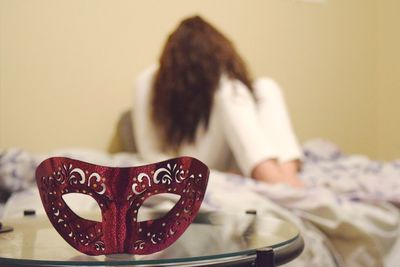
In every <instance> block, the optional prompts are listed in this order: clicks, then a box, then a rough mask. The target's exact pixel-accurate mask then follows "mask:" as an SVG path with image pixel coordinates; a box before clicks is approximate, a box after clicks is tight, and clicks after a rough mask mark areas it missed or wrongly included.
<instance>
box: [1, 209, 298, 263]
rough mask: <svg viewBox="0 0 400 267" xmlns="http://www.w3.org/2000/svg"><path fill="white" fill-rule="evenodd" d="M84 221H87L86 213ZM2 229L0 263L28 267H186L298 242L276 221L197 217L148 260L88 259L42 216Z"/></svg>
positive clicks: (133, 257)
mask: <svg viewBox="0 0 400 267" xmlns="http://www.w3.org/2000/svg"><path fill="white" fill-rule="evenodd" d="M148 212H149V214H150V213H156V212H155V211H148ZM85 218H91V214H90V213H89V214H87V216H85ZM3 225H8V226H12V227H13V228H14V231H12V232H7V233H2V234H0V263H3V264H28V265H29V266H43V265H51V266H123V265H142V266H154V265H157V266H187V265H185V263H189V262H191V263H193V262H202V261H214V262H218V261H226V260H228V259H234V258H240V257H248V256H249V255H253V256H254V255H255V253H256V249H259V248H265V247H271V248H273V249H276V248H280V247H284V246H287V245H288V244H290V243H293V242H295V241H296V240H297V239H299V238H301V237H300V236H299V232H298V229H297V228H296V227H295V226H293V225H292V224H290V223H288V222H285V221H282V220H278V219H275V218H270V217H265V216H260V215H254V214H230V213H218V212H200V213H199V214H198V216H197V217H196V219H195V221H194V222H193V223H192V224H191V225H190V226H189V228H188V229H187V230H186V232H185V233H184V234H183V235H182V236H181V237H180V238H179V239H178V240H177V241H176V242H175V243H174V244H172V245H171V246H170V247H168V248H167V249H165V250H163V251H160V252H157V253H154V254H150V255H128V254H120V255H106V256H87V255H85V254H82V253H81V252H79V251H77V250H75V249H74V248H72V247H71V246H70V245H69V244H68V243H67V242H66V241H64V239H63V238H62V237H61V236H60V235H59V234H58V233H57V231H56V230H55V229H54V228H53V226H52V225H51V224H50V222H49V220H48V218H47V217H46V216H43V215H40V216H27V217H23V218H20V219H9V220H5V221H4V222H3ZM171 264H173V265H171ZM0 265H1V264H0Z"/></svg>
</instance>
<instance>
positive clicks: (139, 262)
mask: <svg viewBox="0 0 400 267" xmlns="http://www.w3.org/2000/svg"><path fill="white" fill-rule="evenodd" d="M299 238H301V235H300V233H298V234H297V235H295V236H294V237H293V238H291V239H288V240H285V241H283V242H280V243H278V244H274V245H271V246H268V247H270V248H272V249H277V248H280V247H282V246H285V245H288V244H290V243H292V242H294V241H296V240H297V239H299ZM261 248H262V247H260V248H254V249H247V250H242V251H238V252H231V253H222V254H215V255H207V256H196V257H186V258H171V259H156V260H120V261H52V260H29V259H23V260H21V259H12V258H4V257H0V262H1V263H4V264H16V265H21V266H24V265H25V266H127V265H149V264H150V265H151V264H157V265H158V266H162V265H163V264H164V265H166V266H167V264H174V263H180V264H183V263H193V262H201V261H210V260H223V259H229V258H233V257H237V258H238V259H241V258H246V257H248V256H250V255H254V256H255V255H256V250H257V249H261Z"/></svg>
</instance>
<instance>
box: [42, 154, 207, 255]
mask: <svg viewBox="0 0 400 267" xmlns="http://www.w3.org/2000/svg"><path fill="white" fill-rule="evenodd" d="M208 175H209V169H208V168H207V166H206V165H205V164H203V163H202V162H200V161H199V160H196V159H194V158H190V157H181V158H175V159H171V160H167V161H163V162H159V163H155V164H150V165H145V166H139V167H132V168H113V167H104V166H98V165H94V164H90V163H86V162H82V161H78V160H73V159H69V158H62V157H54V158H49V159H46V160H45V161H43V162H42V163H41V164H40V165H39V166H38V167H37V169H36V182H37V185H38V188H39V192H40V197H41V199H42V203H43V206H44V208H45V210H46V213H47V216H48V217H49V219H50V221H51V223H52V224H53V226H54V228H56V230H57V231H58V233H59V234H60V235H61V236H62V237H63V238H64V239H65V240H66V241H67V242H68V243H69V244H70V245H71V246H73V247H74V248H75V249H77V250H79V251H80V252H83V253H85V254H88V255H103V254H116V253H130V254H150V253H154V252H157V251H160V250H162V249H165V248H166V247H168V246H169V245H171V244H172V243H173V242H175V241H176V240H177V239H178V238H179V236H181V235H182V234H183V232H184V231H185V230H186V229H187V227H188V226H189V225H190V223H191V222H192V221H193V219H194V218H195V216H196V214H197V212H198V210H199V208H200V205H201V202H202V200H203V197H204V194H205V191H206V187H207V182H208ZM68 193H81V194H86V195H90V196H92V197H93V198H94V199H95V200H96V202H97V203H98V205H99V206H100V209H101V213H102V222H96V221H91V220H86V219H83V218H81V217H79V216H77V215H76V214H75V213H74V212H73V211H72V210H71V209H70V208H69V207H68V205H67V204H66V203H65V201H64V200H63V198H62V196H63V195H65V194H68ZM161 193H172V194H177V195H179V196H181V197H180V199H179V201H178V202H177V203H176V204H175V206H174V207H173V208H172V209H171V210H170V211H169V212H168V213H167V214H166V215H165V216H164V217H162V218H159V219H155V220H148V221H142V222H138V221H137V214H138V210H139V208H140V207H141V205H142V204H143V202H144V201H145V200H146V198H148V197H150V196H153V195H157V194H161Z"/></svg>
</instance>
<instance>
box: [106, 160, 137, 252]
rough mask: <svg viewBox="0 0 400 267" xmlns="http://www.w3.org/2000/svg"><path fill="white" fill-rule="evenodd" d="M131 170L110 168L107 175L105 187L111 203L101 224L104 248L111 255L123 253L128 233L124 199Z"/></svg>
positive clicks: (126, 204)
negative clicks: (108, 191) (108, 250)
mask: <svg viewBox="0 0 400 267" xmlns="http://www.w3.org/2000/svg"><path fill="white" fill-rule="evenodd" d="M132 169H134V168H110V169H109V171H110V172H109V174H108V175H107V176H108V177H107V184H108V185H107V186H108V188H109V189H110V195H111V199H112V201H111V202H110V203H109V205H108V208H107V210H105V211H104V213H102V217H103V222H102V224H103V233H104V236H105V239H106V247H108V248H110V249H111V250H112V253H123V252H124V251H125V248H124V244H125V240H126V239H127V237H128V232H129V229H128V227H129V226H128V224H127V220H128V219H129V218H128V217H129V216H127V215H128V212H129V203H128V202H127V200H126V199H127V193H128V192H129V190H130V186H129V184H130V176H131V172H132Z"/></svg>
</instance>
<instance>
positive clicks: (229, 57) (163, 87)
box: [152, 16, 252, 151]
mask: <svg viewBox="0 0 400 267" xmlns="http://www.w3.org/2000/svg"><path fill="white" fill-rule="evenodd" d="M221 74H225V75H227V76H228V77H229V78H232V79H238V80H240V81H241V82H242V83H244V84H245V85H246V86H247V87H248V88H249V89H250V90H252V89H251V79H250V77H249V75H248V72H247V69H246V65H245V63H244V61H243V60H242V58H241V57H240V56H239V54H238V53H237V52H236V50H235V48H234V45H233V44H232V42H231V41H230V40H228V38H226V37H225V36H224V35H223V34H222V33H220V32H219V31H218V30H217V29H216V28H214V27H213V26H212V25H210V24H209V23H207V22H206V21H205V20H203V19H202V18H201V17H199V16H194V17H190V18H187V19H185V20H183V21H182V22H181V23H180V24H179V26H178V28H177V29H176V30H175V31H174V32H173V33H172V34H171V35H170V36H169V37H168V39H167V42H166V44H165V47H164V49H163V52H162V54H161V57H160V60H159V69H158V72H157V74H156V76H155V79H154V82H153V94H152V105H153V109H152V119H153V122H154V123H155V125H156V129H157V130H158V133H159V137H160V138H161V141H162V142H161V143H162V144H163V149H164V150H172V151H177V150H178V148H179V146H180V145H181V144H183V143H193V142H194V140H195V137H196V136H195V135H196V130H197V128H198V126H199V125H201V124H204V126H205V129H207V128H208V123H209V118H210V113H211V110H212V106H213V96H214V93H215V91H216V90H217V88H218V84H219V81H220V77H221Z"/></svg>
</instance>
